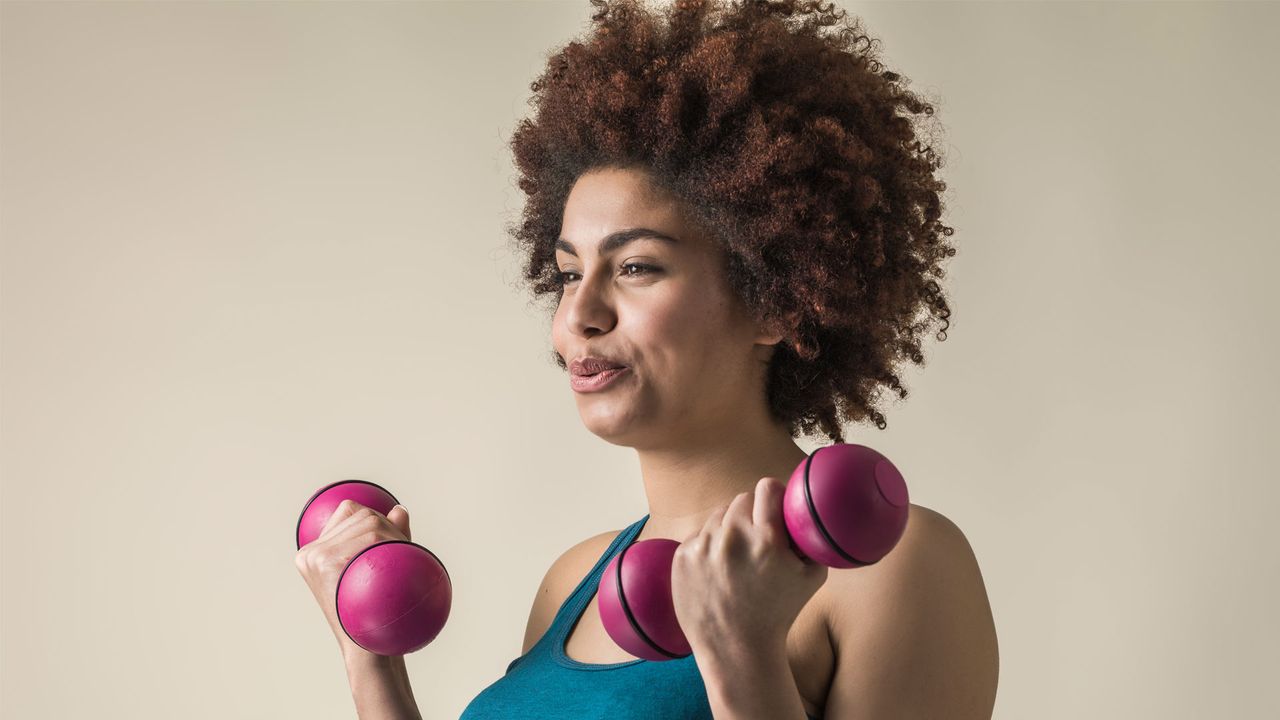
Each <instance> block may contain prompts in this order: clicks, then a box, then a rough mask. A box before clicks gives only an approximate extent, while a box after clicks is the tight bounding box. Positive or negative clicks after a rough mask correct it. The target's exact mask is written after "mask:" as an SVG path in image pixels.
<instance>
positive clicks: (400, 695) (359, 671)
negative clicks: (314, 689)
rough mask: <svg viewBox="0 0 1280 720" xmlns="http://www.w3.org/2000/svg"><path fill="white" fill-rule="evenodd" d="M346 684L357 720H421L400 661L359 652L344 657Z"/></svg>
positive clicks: (396, 658) (398, 658) (401, 659)
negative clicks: (353, 703) (348, 686)
mask: <svg viewBox="0 0 1280 720" xmlns="http://www.w3.org/2000/svg"><path fill="white" fill-rule="evenodd" d="M345 658H346V665H347V680H348V682H350V684H351V697H352V699H353V700H355V704H356V717H358V718H360V720H422V715H421V714H420V713H419V712H418V704H417V702H416V701H414V698H413V688H411V687H410V686H409V673H408V672H407V671H406V669H405V664H404V657H403V656H393V657H387V656H383V655H376V654H374V653H371V652H367V651H364V650H359V651H358V652H356V651H353V652H348V653H345Z"/></svg>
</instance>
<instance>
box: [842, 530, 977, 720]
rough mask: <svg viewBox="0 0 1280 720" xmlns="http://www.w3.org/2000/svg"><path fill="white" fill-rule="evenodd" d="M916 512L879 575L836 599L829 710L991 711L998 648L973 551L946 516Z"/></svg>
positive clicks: (960, 714)
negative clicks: (850, 594)
mask: <svg viewBox="0 0 1280 720" xmlns="http://www.w3.org/2000/svg"><path fill="white" fill-rule="evenodd" d="M912 513H913V514H912V516H911V520H910V522H909V523H908V532H906V533H904V534H903V538H902V541H901V542H900V543H899V545H898V547H896V548H894V550H893V551H892V552H891V553H890V554H889V555H887V556H885V558H884V559H883V560H882V561H881V562H880V563H879V564H877V565H876V566H872V567H873V568H875V569H876V573H875V575H874V576H868V577H867V578H865V580H866V582H863V583H861V584H859V585H858V586H857V589H856V591H851V590H850V587H845V588H844V589H845V590H846V591H847V592H856V593H857V598H856V600H855V599H854V598H852V597H850V598H849V600H850V602H847V603H837V606H838V607H840V608H841V612H838V613H836V615H835V616H833V618H832V635H833V640H834V641H835V643H836V645H837V662H836V668H835V673H834V677H833V679H832V683H831V689H830V691H829V693H828V697H827V703H826V713H825V715H824V717H825V718H827V719H828V720H853V719H855V718H858V719H861V718H877V719H880V718H904V719H905V718H932V717H947V718H958V719H960V720H989V719H990V718H991V713H992V709H993V707H994V704H995V692H996V683H997V677H998V674H999V657H998V648H997V644H996V634H995V624H994V622H993V620H992V616H991V606H990V603H989V602H988V599H987V592H986V588H985V585H984V583H983V581H982V573H981V571H980V570H979V568H978V563H977V559H976V558H975V557H974V554H973V550H972V548H971V547H970V546H969V542H968V540H967V539H966V538H965V537H964V534H963V533H962V532H960V529H959V528H957V527H956V526H955V525H954V524H953V523H951V521H950V520H948V519H947V518H946V517H944V516H942V515H940V514H938V513H935V512H933V511H931V510H928V509H927V508H918V507H916V506H913V507H912ZM881 565H883V567H881ZM869 570H870V568H861V569H858V570H853V571H852V572H853V573H859V572H867V571H869ZM857 579H860V580H861V579H864V578H857Z"/></svg>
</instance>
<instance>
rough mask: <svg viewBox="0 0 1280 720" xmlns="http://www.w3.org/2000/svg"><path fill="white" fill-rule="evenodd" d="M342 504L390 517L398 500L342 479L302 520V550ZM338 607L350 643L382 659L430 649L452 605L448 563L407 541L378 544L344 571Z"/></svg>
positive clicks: (319, 494) (311, 503) (318, 496)
mask: <svg viewBox="0 0 1280 720" xmlns="http://www.w3.org/2000/svg"><path fill="white" fill-rule="evenodd" d="M343 500H352V501H354V502H356V503H359V504H360V505H364V506H365V507H368V508H370V509H372V510H374V511H376V512H379V513H382V514H383V515H386V514H387V513H389V512H391V508H393V507H395V506H396V505H397V504H398V502H399V501H397V500H396V499H395V496H393V495H392V494H391V493H390V492H387V490H386V489H385V488H383V487H382V486H381V485H378V484H376V483H371V482H368V481H365V480H340V481H338V482H336V483H332V484H330V485H326V486H324V487H322V488H320V489H319V490H318V491H316V493H315V494H314V495H312V496H311V499H309V500H307V504H306V505H305V506H303V508H302V514H301V515H299V516H298V527H297V531H296V533H295V535H296V540H297V543H298V549H302V546H303V545H306V544H307V543H310V542H311V541H312V540H315V539H316V538H317V537H319V536H320V531H321V530H323V529H324V526H325V523H327V522H328V521H329V517H330V516H332V515H333V513H334V511H335V510H337V509H338V505H340V504H341V503H342V501H343ZM334 602H335V603H336V604H337V609H338V622H339V623H340V624H341V625H342V630H343V632H345V633H346V634H347V637H349V638H351V641H352V642H354V643H355V644H357V645H359V646H360V647H362V648H364V649H365V650H368V651H369V652H372V653H376V654H378V655H405V654H408V653H411V652H415V651H417V650H421V649H422V648H424V647H426V646H427V645H428V644H429V643H430V642H431V641H432V640H434V639H435V638H436V635H438V634H439V633H440V629H441V628H443V627H444V624H445V621H446V620H448V619H449V608H450V607H451V605H452V603H453V585H452V584H451V582H450V580H449V573H448V571H447V570H445V567H444V564H443V563H441V562H440V559H439V558H437V557H436V556H435V554H434V553H432V552H431V551H430V550H428V549H426V548H425V547H423V546H421V545H419V544H417V543H414V542H409V541H407V540H387V541H385V542H379V543H374V544H373V545H370V546H369V547H367V548H365V549H364V550H361V551H360V552H359V553H356V555H355V556H354V557H352V558H351V559H350V560H349V561H347V564H346V566H345V567H344V568H343V569H342V575H341V576H340V577H339V579H338V589H337V592H336V597H335V598H334Z"/></svg>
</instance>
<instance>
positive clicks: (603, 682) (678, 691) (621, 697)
mask: <svg viewBox="0 0 1280 720" xmlns="http://www.w3.org/2000/svg"><path fill="white" fill-rule="evenodd" d="M648 519H649V516H648V515H645V516H644V517H642V518H640V519H639V520H637V521H636V522H634V523H632V524H631V525H629V526H628V527H627V528H626V529H625V530H623V531H622V532H620V533H618V536H617V537H616V538H614V540H613V542H612V543H611V544H610V545H609V547H608V549H606V550H605V551H604V555H602V556H601V557H600V559H599V560H597V561H596V564H595V567H593V568H591V572H589V573H587V576H586V577H584V578H582V580H581V581H579V582H578V587H576V588H575V589H574V591H573V592H572V593H570V594H569V597H568V598H566V599H565V601H564V602H563V603H561V605H560V609H559V610H558V611H556V616H555V619H554V620H552V622H551V626H550V627H549V628H547V630H546V632H544V633H543V634H542V637H541V638H539V639H538V642H537V643H535V644H534V646H533V647H531V648H529V652H527V653H525V654H524V655H521V656H520V657H518V658H516V659H514V660H512V661H511V663H510V664H509V665H507V670H506V673H505V674H504V675H503V676H502V677H500V678H498V679H497V680H495V681H494V682H493V684H491V685H489V686H488V687H486V688H485V689H484V690H481V691H480V694H479V695H477V696H476V697H475V698H473V699H472V700H471V702H470V703H469V704H468V705H467V707H466V709H464V710H463V711H462V716H461V717H460V718H458V720H514V719H515V718H540V719H541V720H712V717H711V705H710V703H709V702H708V700H707V690H706V686H704V685H703V684H702V674H701V673H700V672H699V671H698V665H697V660H696V659H695V658H694V656H693V655H690V656H688V657H685V658H681V659H679V660H666V661H663V662H651V661H649V660H642V659H639V658H637V659H635V660H627V661H624V662H618V663H607V664H593V663H583V662H578V661H577V660H574V659H573V658H571V657H569V656H568V655H567V654H566V653H565V651H564V646H565V643H566V642H567V641H568V639H569V634H570V633H571V632H572V631H573V628H574V627H575V626H576V625H577V623H578V618H580V617H581V616H582V613H583V611H584V610H585V609H586V607H587V604H588V603H590V602H591V598H592V597H593V596H594V595H595V594H596V588H597V587H598V586H599V584H600V575H601V573H602V572H604V567H605V565H607V564H608V563H609V560H611V559H612V558H613V556H614V555H616V554H618V553H619V552H622V550H623V549H624V548H626V547H627V546H628V545H630V544H631V543H632V541H634V540H635V538H636V536H637V535H639V534H640V530H641V528H643V527H644V524H645V522H646V521H648ZM806 715H807V713H806ZM807 717H809V718H810V720H817V718H814V717H813V716H812V715H807Z"/></svg>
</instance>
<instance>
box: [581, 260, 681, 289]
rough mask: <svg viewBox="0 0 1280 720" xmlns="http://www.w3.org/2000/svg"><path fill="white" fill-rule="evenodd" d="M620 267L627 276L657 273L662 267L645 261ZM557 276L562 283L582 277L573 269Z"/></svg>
mask: <svg viewBox="0 0 1280 720" xmlns="http://www.w3.org/2000/svg"><path fill="white" fill-rule="evenodd" d="M619 267H620V268H621V269H622V271H623V272H622V275H624V276H625V277H638V276H640V275H648V274H649V273H655V272H657V271H658V270H659V269H660V268H658V267H655V266H653V265H646V264H644V263H635V262H629V263H623V264H622V265H620V266H619ZM627 268H635V269H636V272H626V270H627ZM556 277H557V278H558V279H559V280H560V283H561V284H567V283H569V282H570V281H571V280H577V279H578V278H580V276H579V275H578V273H576V272H571V271H569V272H560V273H557V275H556Z"/></svg>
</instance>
